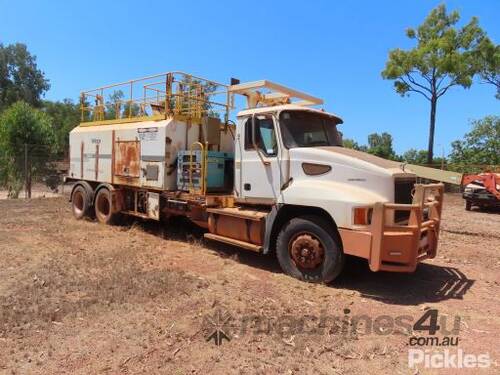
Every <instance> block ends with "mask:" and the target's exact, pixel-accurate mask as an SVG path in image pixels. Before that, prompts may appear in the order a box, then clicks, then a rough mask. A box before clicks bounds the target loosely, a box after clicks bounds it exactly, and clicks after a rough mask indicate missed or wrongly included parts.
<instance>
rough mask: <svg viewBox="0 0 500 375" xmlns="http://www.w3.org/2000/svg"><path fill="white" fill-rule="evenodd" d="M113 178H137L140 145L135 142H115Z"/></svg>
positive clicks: (139, 169)
mask: <svg viewBox="0 0 500 375" xmlns="http://www.w3.org/2000/svg"><path fill="white" fill-rule="evenodd" d="M115 146H116V147H115V158H114V159H115V165H114V172H115V173H114V174H115V176H120V177H128V178H139V177H140V171H141V168H140V160H141V143H140V141H138V140H135V141H116V142H115Z"/></svg>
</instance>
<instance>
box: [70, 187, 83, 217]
mask: <svg viewBox="0 0 500 375" xmlns="http://www.w3.org/2000/svg"><path fill="white" fill-rule="evenodd" d="M83 202H84V199H83V194H82V193H81V192H79V191H77V192H75V194H74V195H73V209H74V210H75V213H76V214H80V213H81V212H82V211H83Z"/></svg>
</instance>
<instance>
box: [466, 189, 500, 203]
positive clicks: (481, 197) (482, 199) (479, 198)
mask: <svg viewBox="0 0 500 375" xmlns="http://www.w3.org/2000/svg"><path fill="white" fill-rule="evenodd" d="M462 197H463V198H464V199H465V200H469V201H472V202H475V203H482V204H500V201H499V200H498V199H497V198H496V197H495V196H494V195H493V194H491V193H488V192H480V193H475V192H464V193H463V194H462Z"/></svg>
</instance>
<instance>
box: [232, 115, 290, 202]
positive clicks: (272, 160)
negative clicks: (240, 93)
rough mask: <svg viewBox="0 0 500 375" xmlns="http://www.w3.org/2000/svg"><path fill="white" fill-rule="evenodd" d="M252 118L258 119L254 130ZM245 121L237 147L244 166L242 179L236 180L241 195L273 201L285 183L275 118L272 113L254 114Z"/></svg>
mask: <svg viewBox="0 0 500 375" xmlns="http://www.w3.org/2000/svg"><path fill="white" fill-rule="evenodd" d="M252 119H253V120H252ZM252 121H255V130H254V131H253V130H252ZM241 125H242V126H240V129H239V137H238V141H239V143H240V144H239V145H238V147H237V149H238V150H237V152H238V151H239V153H240V155H239V156H240V157H239V158H238V157H237V158H236V161H237V162H238V161H239V166H240V171H239V173H240V176H239V177H240V181H237V183H236V185H239V193H240V196H241V197H242V198H244V199H245V200H248V201H254V202H256V203H260V202H262V203H271V202H273V201H275V200H277V198H278V196H279V195H280V186H281V176H280V175H281V174H280V165H279V160H278V159H279V158H278V154H279V142H278V136H277V131H276V124H275V122H274V118H273V116H272V115H270V114H263V115H254V117H253V118H252V117H249V118H247V119H246V120H243V123H242V124H241ZM254 137H255V139H254ZM237 156H238V155H237ZM238 159H239V160H238ZM236 172H237V173H236V178H238V171H236Z"/></svg>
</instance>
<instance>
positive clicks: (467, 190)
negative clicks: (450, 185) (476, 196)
mask: <svg viewBox="0 0 500 375" xmlns="http://www.w3.org/2000/svg"><path fill="white" fill-rule="evenodd" d="M464 192H466V193H472V188H468V187H466V188H465V189H464Z"/></svg>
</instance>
